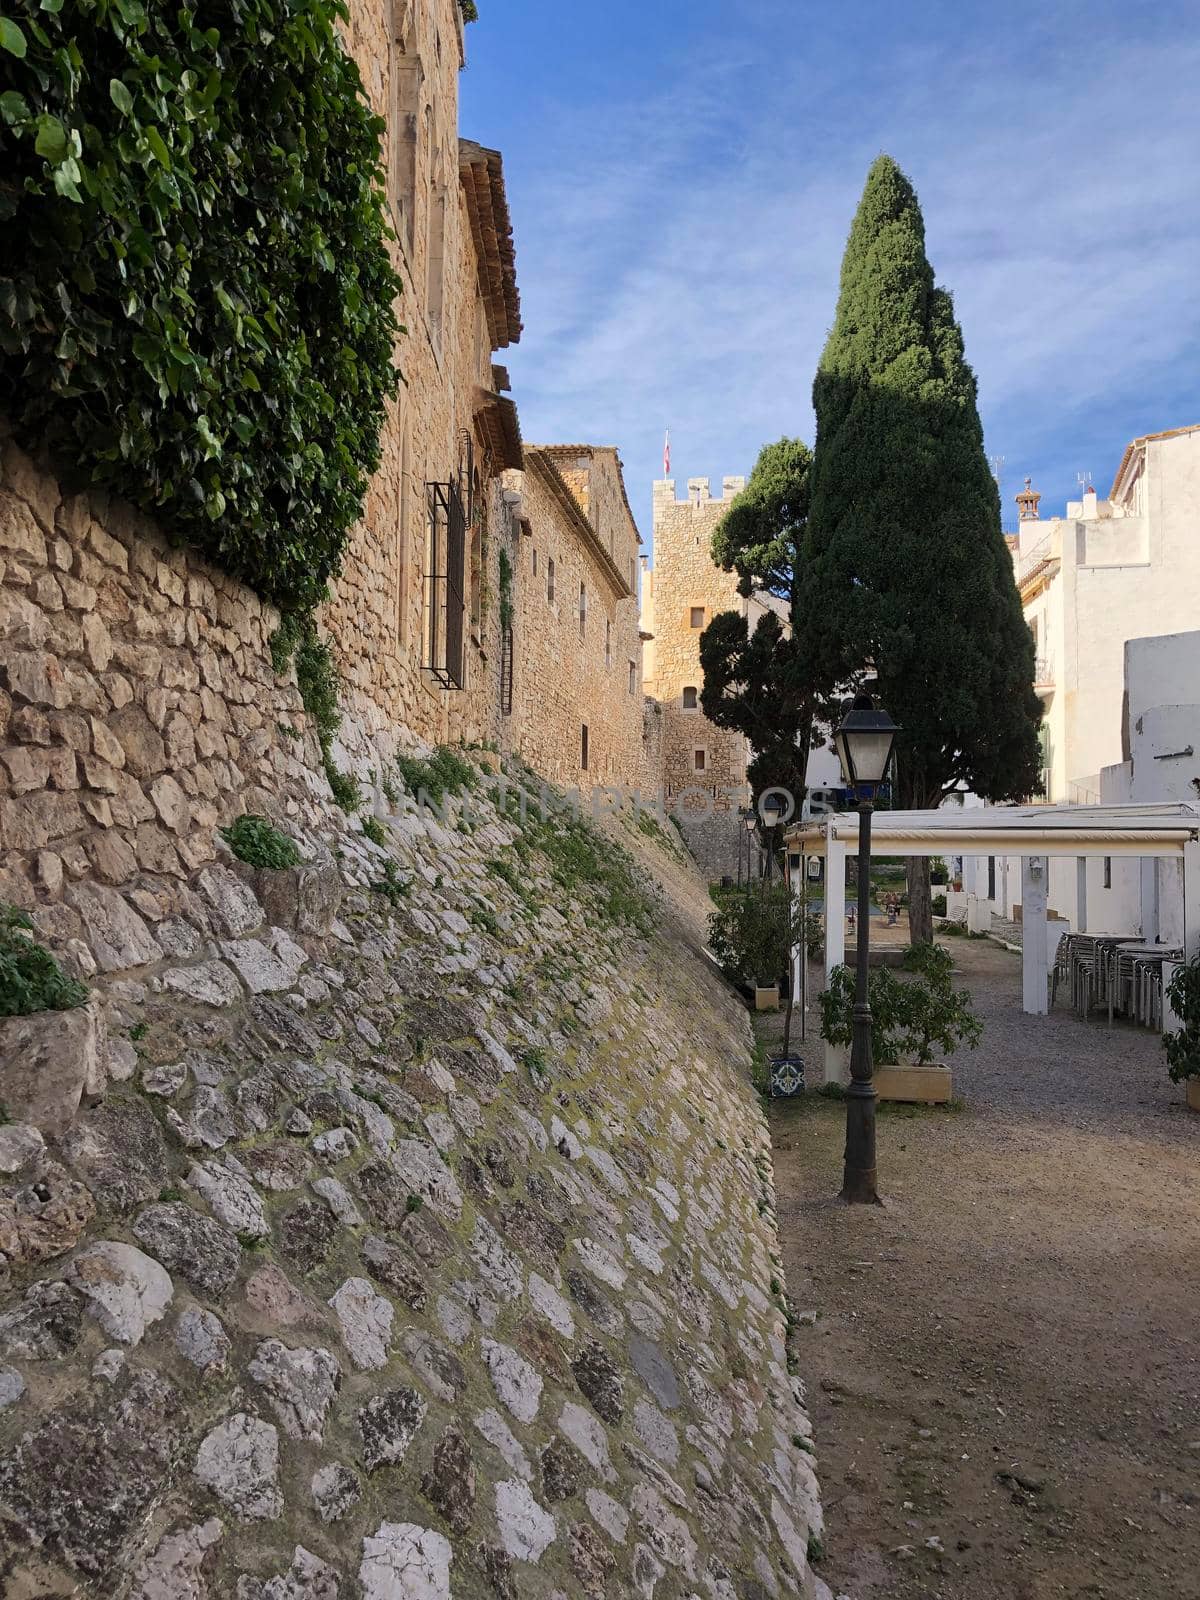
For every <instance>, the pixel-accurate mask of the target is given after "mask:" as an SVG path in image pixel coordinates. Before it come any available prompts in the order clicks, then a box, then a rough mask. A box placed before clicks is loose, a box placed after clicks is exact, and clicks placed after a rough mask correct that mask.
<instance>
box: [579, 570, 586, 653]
mask: <svg viewBox="0 0 1200 1600" xmlns="http://www.w3.org/2000/svg"><path fill="white" fill-rule="evenodd" d="M586 628H587V585H586V584H583V583H581V584H580V585H579V637H580V638H581V639H582V638H583V635H584V631H585V630H586Z"/></svg>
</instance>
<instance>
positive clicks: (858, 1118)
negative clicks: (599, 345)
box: [833, 694, 900, 1205]
mask: <svg viewBox="0 0 1200 1600" xmlns="http://www.w3.org/2000/svg"><path fill="white" fill-rule="evenodd" d="M899 731H900V730H899V729H898V728H897V726H896V724H895V723H894V722H893V721H892V719H891V717H889V716H888V714H887V712H886V711H883V710H880V709H879V708H877V707H876V705H875V702H874V701H873V700H872V699H871V696H870V695H869V694H858V695H855V697H854V701H853V703H852V705H851V706H850V709H849V710H848V711H847V712H846V713H845V715H844V716H843V717H842V720H841V723H840V725H839V726H838V727H837V729H836V730H835V732H834V736H833V737H834V744H835V745H836V747H837V753H838V760H839V761H840V762H841V766H842V778H843V780H844V782H845V785H846V787H847V788H848V789H849V790H850V791H851V792H852V794H853V795H854V796H855V798H856V799H857V800H858V968H857V971H856V973H855V984H854V1031H853V1035H852V1039H851V1044H850V1086H849V1088H848V1089H847V1091H846V1155H845V1163H844V1167H843V1173H842V1199H843V1200H844V1201H846V1203H847V1204H848V1205H878V1204H879V1195H878V1193H877V1191H876V1188H875V1098H876V1096H875V1084H874V1082H873V1081H872V1079H873V1073H874V1063H873V1062H872V1060H871V1006H870V1000H869V993H870V991H869V989H868V982H869V979H870V972H869V965H870V959H871V926H870V924H871V812H872V809H873V804H872V803H873V801H874V799H875V793H876V790H877V789H878V788H879V785H880V784H881V783H882V782H883V780H884V778H885V776H886V775H887V769H888V762H889V761H890V760H891V758H892V746H893V744H894V743H895V739H896V735H897V733H899Z"/></svg>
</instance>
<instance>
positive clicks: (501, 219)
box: [458, 139, 521, 350]
mask: <svg viewBox="0 0 1200 1600" xmlns="http://www.w3.org/2000/svg"><path fill="white" fill-rule="evenodd" d="M458 175H459V179H460V181H461V182H462V187H463V194H464V195H465V197H466V201H467V215H468V216H469V217H470V220H471V236H472V238H473V239H474V241H475V259H476V261H477V263H478V267H479V292H480V294H481V295H482V297H483V306H484V312H485V314H486V316H487V324H488V336H489V338H490V339H491V341H492V349H493V350H504V349H506V348H507V347H508V346H509V345H510V344H516V343H517V342H518V341H519V339H520V337H521V296H520V293H519V291H518V289H517V253H516V247H515V245H514V244H513V230H512V219H511V218H510V216H509V212H508V197H507V195H506V193H505V189H504V163H503V160H502V159H501V156H500V152H499V150H485V149H484V147H483V146H482V145H479V144H476V143H475V141H474V140H473V139H460V140H459V141H458Z"/></svg>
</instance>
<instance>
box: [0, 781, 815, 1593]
mask: <svg viewBox="0 0 1200 1600" xmlns="http://www.w3.org/2000/svg"><path fill="white" fill-rule="evenodd" d="M480 782H481V784H482V782H483V778H482V776H481V779H480ZM479 805H480V808H481V809H482V812H483V816H482V819H481V818H480V817H479V815H478V814H477V815H476V817H475V820H474V821H473V822H472V823H471V825H470V831H468V832H463V831H462V830H461V829H459V828H456V827H454V826H449V827H444V826H442V825H441V824H440V823H439V822H438V821H437V820H436V819H434V818H431V817H422V816H419V815H417V814H415V813H412V812H398V813H394V814H389V815H388V816H387V820H386V824H385V825H386V827H387V830H388V835H389V837H388V844H387V847H386V848H383V847H379V846H376V845H374V844H372V843H371V842H370V841H368V840H366V839H365V838H364V837H363V836H362V834H361V833H359V832H357V831H354V830H353V828H352V827H351V826H350V825H349V824H347V822H346V819H344V818H342V817H341V816H340V815H339V814H334V815H328V814H326V815H325V816H323V817H321V818H319V819H318V821H319V826H318V827H316V828H304V827H300V826H296V827H295V830H294V831H295V836H296V838H297V840H298V843H299V844H300V847H301V849H302V850H303V852H304V854H305V856H306V857H308V858H309V864H308V865H306V866H303V867H301V868H298V869H291V870H289V871H285V872H282V873H266V872H259V873H254V872H251V871H250V870H249V869H247V868H245V867H242V866H240V865H239V864H237V863H234V862H232V861H230V860H229V858H228V856H227V854H224V855H223V856H222V858H221V859H220V860H217V861H210V862H209V863H208V864H206V865H204V866H202V867H200V868H199V869H198V870H196V871H189V872H187V874H186V875H185V876H182V877H176V876H175V875H174V874H171V873H168V874H160V873H158V872H156V871H153V870H146V871H139V873H138V875H137V877H136V878H135V879H133V880H132V881H130V882H128V883H126V884H124V885H122V886H121V887H120V888H117V887H115V886H101V885H99V884H96V886H95V887H96V890H97V893H98V894H102V896H103V904H104V905H105V907H106V908H107V911H108V920H107V921H106V922H105V923H104V925H103V926H99V925H97V926H95V927H86V928H85V930H84V933H85V937H86V939H87V941H88V945H89V949H90V951H91V955H92V964H93V965H95V966H96V967H98V968H100V969H101V971H100V976H99V977H98V978H97V980H96V982H95V985H94V990H93V995H92V998H91V1000H90V1002H89V1004H88V1006H87V1007H86V1008H85V1009H83V1010H80V1011H76V1012H71V1013H66V1014H53V1013H49V1014H43V1016H42V1017H40V1018H36V1017H35V1018H32V1019H18V1020H17V1021H15V1022H10V1023H7V1024H3V1025H0V1098H2V1099H3V1100H4V1102H5V1105H6V1109H7V1111H8V1114H9V1117H10V1119H11V1120H10V1121H9V1122H8V1123H7V1124H6V1126H4V1127H3V1128H0V1248H2V1249H3V1251H4V1263H3V1268H4V1283H3V1289H2V1290H0V1572H2V1573H3V1575H4V1592H5V1594H6V1595H13V1596H14V1597H21V1596H24V1597H26V1600H28V1597H31V1596H34V1595H37V1596H39V1597H43V1600H51V1597H54V1596H63V1597H65V1596H67V1595H83V1596H111V1595H121V1596H123V1597H126V1596H127V1597H132V1600H162V1597H163V1596H170V1597H179V1600H183V1597H184V1596H186V1597H188V1600H227V1597H236V1600H281V1597H282V1596H285V1595H287V1596H292V1597H293V1600H301V1597H308V1600H352V1597H355V1596H361V1597H362V1600H448V1597H449V1596H451V1595H452V1594H453V1595H454V1596H456V1597H457V1596H462V1597H480V1600H482V1597H484V1596H500V1597H504V1600H516V1597H520V1600H525V1597H532V1600H537V1597H544V1600H567V1597H571V1600H575V1597H577V1596H587V1597H597V1600H599V1597H602V1596H605V1595H610V1596H611V1595H626V1594H628V1595H633V1594H638V1595H650V1596H653V1595H658V1596H660V1597H665V1596H669V1595H676V1594H678V1595H684V1594H687V1595H692V1594H700V1595H704V1596H711V1597H713V1600H743V1597H746V1596H750V1595H769V1596H773V1597H774V1596H794V1595H805V1596H810V1597H811V1596H814V1595H817V1594H820V1593H825V1594H827V1591H824V1590H822V1589H821V1588H820V1586H819V1585H818V1584H817V1583H816V1580H815V1579H814V1577H813V1575H812V1574H811V1573H810V1572H809V1570H808V1560H807V1557H808V1549H809V1547H810V1541H812V1540H813V1539H818V1538H819V1537H820V1533H821V1513H820V1507H819V1502H818V1498H817V1489H816V1483H815V1479H814V1476H813V1469H812V1461H811V1457H810V1456H809V1454H808V1453H807V1448H808V1446H807V1444H804V1443H802V1441H808V1440H810V1439H811V1429H810V1426H809V1422H808V1419H807V1417H806V1416H805V1414H804V1409H803V1392H802V1389H801V1386H800V1384H799V1381H798V1380H797V1379H795V1378H793V1377H790V1376H789V1373H788V1370H787V1366H788V1358H787V1350H786V1347H785V1334H786V1327H785V1317H784V1309H783V1304H782V1301H781V1298H780V1295H779V1293H778V1286H779V1283H780V1280H781V1269H780V1264H779V1251H778V1240H777V1236H776V1231H775V1219H774V1210H773V1195H772V1188H771V1166H770V1151H769V1142H768V1138H767V1131H766V1127H765V1124H764V1121H763V1119H762V1116H761V1113H760V1111H759V1109H758V1106H757V1104H756V1101H755V1099H754V1096H753V1095H752V1093H751V1091H750V1087H749V1082H748V1077H747V1069H748V1065H749V1055H750V1048H749V1047H750V1040H749V1030H748V1026H747V1020H746V1016H745V1012H744V1010H743V1009H742V1007H741V1005H740V1004H739V1003H738V1002H737V1001H736V1000H735V998H734V997H732V996H731V994H730V993H729V992H728V991H727V990H726V989H725V988H724V986H723V985H722V984H721V982H720V980H719V979H718V978H717V977H716V976H715V975H714V973H713V972H712V970H711V968H710V967H709V965H708V963H707V962H706V961H705V960H704V959H703V958H702V956H701V955H700V954H699V952H698V937H699V935H698V929H699V925H700V923H701V920H702V917H703V912H704V907H705V904H706V897H705V895H704V891H703V885H702V883H700V881H699V880H697V879H696V878H695V877H694V875H691V873H690V869H688V868H686V867H685V866H684V865H683V864H682V861H681V858H680V857H679V856H678V855H677V854H676V853H674V852H672V850H671V849H670V848H669V846H665V845H659V844H657V843H655V842H654V841H652V840H650V839H647V838H646V837H645V836H644V835H643V834H641V833H639V831H638V830H637V829H636V828H635V827H633V825H632V823H625V824H619V823H616V822H614V823H612V824H610V826H611V827H612V828H613V829H614V840H613V847H614V849H615V848H616V847H617V845H618V843H623V844H624V847H625V848H627V849H628V850H630V851H631V852H634V853H636V855H637V862H638V865H637V868H636V873H637V876H638V877H639V879H640V880H641V881H642V882H644V883H646V884H653V883H655V882H659V883H661V884H662V885H663V888H662V889H661V890H660V891H659V898H660V907H659V911H658V913H657V917H658V921H659V931H658V932H657V933H655V934H654V935H653V936H652V937H651V938H650V939H648V940H646V939H643V938H641V937H639V936H638V935H636V934H635V933H634V932H633V931H632V930H631V929H629V928H627V927H625V926H623V925H620V924H615V923H612V922H610V921H608V920H607V919H606V917H605V916H603V915H602V914H601V913H599V912H598V910H597V908H596V905H595V903H594V902H589V901H588V899H587V897H586V893H585V891H584V890H582V889H580V888H577V889H576V890H575V891H574V892H573V893H568V892H567V891H565V890H564V889H563V888H561V887H560V885H559V883H558V881H557V880H556V878H555V875H554V871H553V862H552V860H551V859H549V858H547V857H545V856H544V855H543V854H542V853H541V852H540V851H539V850H538V849H536V848H534V849H532V850H530V849H528V848H526V849H525V850H523V851H522V852H521V853H520V854H518V853H517V851H516V849H515V840H516V839H517V837H518V834H519V832H520V825H519V824H518V823H516V822H511V821H508V820H506V819H504V818H503V817H501V816H500V815H499V813H498V811H496V810H494V809H491V802H490V801H489V800H488V799H487V797H486V795H484V796H482V797H481V799H480V801H479ZM489 811H490V820H488V816H489ZM193 834H194V835H196V836H202V837H203V838H204V840H205V845H206V849H205V851H203V852H201V854H206V853H207V849H208V847H209V846H211V835H210V834H209V832H208V831H207V830H200V829H198V828H196V827H195V825H194V824H193V828H192V830H191V833H190V834H189V835H185V836H184V837H191V836H192V835H193ZM496 862H508V863H509V864H510V875H511V876H512V877H513V880H514V885H515V886H513V887H510V885H509V882H508V880H507V879H505V878H504V877H502V876H499V875H497V873H496V872H495V871H494V870H492V864H493V863H496ZM389 864H390V870H391V871H392V873H393V875H394V877H395V878H396V879H398V880H399V881H400V882H401V883H402V884H403V885H406V886H407V887H406V888H404V889H402V891H401V892H400V893H399V895H398V896H397V897H396V898H395V903H394V904H393V903H391V902H389V900H388V899H387V898H385V897H384V896H383V895H381V894H379V893H377V892H372V891H371V888H370V886H371V885H372V884H374V883H378V882H380V881H382V878H383V874H384V871H385V869H387V868H388V867H389ZM514 867H516V868H518V869H519V878H518V876H517V874H516V873H514V872H513V871H512V869H513V868H514ZM156 918H157V920H155V919H156ZM114 932H119V933H120V935H121V936H122V938H123V939H124V941H125V942H124V945H123V949H122V953H121V959H120V961H119V962H118V961H116V960H114V959H113V956H112V950H113V946H114V939H113V934H114ZM79 965H80V966H81V967H86V965H87V964H86V963H83V962H81V963H79ZM118 967H119V969H120V970H116V969H117V968H118ZM64 1030H69V1032H68V1031H64ZM39 1040H40V1043H39Z"/></svg>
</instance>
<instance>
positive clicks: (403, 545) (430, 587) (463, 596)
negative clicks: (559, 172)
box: [322, 0, 521, 743]
mask: <svg viewBox="0 0 1200 1600" xmlns="http://www.w3.org/2000/svg"><path fill="white" fill-rule="evenodd" d="M350 24H351V25H350V31H349V34H348V37H347V45H348V47H349V48H350V49H351V51H352V52H353V54H354V55H355V57H356V58H357V60H358V63H359V66H360V69H361V71H362V76H363V82H364V84H365V86H366V89H367V93H368V96H369V97H370V100H371V103H372V105H373V107H374V109H375V110H376V111H377V112H378V113H379V114H380V115H381V116H382V117H384V118H385V120H386V122H387V170H388V187H389V197H390V200H391V205H392V214H393V217H394V221H395V230H396V241H395V244H394V247H393V248H394V252H395V256H396V264H397V269H398V271H399V274H400V276H401V278H402V279H403V281H404V284H405V286H406V287H405V293H404V296H403V300H402V303H401V305H400V307H399V317H400V321H401V323H402V324H403V325H404V327H405V328H406V329H407V333H406V334H405V335H403V336H402V337H401V339H400V340H399V342H398V345H397V350H396V359H397V363H398V365H399V366H400V367H401V369H402V370H403V372H404V377H405V382H404V384H403V386H402V387H401V390H400V393H399V395H398V397H397V399H396V401H395V403H394V405H393V406H392V408H391V411H390V414H389V416H388V420H387V424H386V426H385V429H384V435H383V439H382V441H381V447H382V458H383V459H382V463H381V466H380V468H379V471H378V472H377V473H376V475H375V477H374V480H373V481H372V484H371V488H370V492H369V494H368V497H367V504H366V508H365V514H364V517H363V520H362V522H361V523H360V524H359V526H358V528H357V529H356V530H355V534H354V536H353V538H352V540H351V542H350V545H349V548H348V550H347V554H346V559H345V562H344V565H343V569H342V572H341V574H340V576H339V578H338V580H337V582H336V584H335V585H334V586H333V588H334V593H333V599H332V601H331V602H330V604H329V605H328V606H327V607H326V608H325V611H324V613H323V616H322V624H323V627H324V629H325V631H326V632H327V634H328V636H329V638H330V640H331V643H332V645H333V648H334V652H335V655H336V658H337V662H338V666H339V668H340V670H341V673H342V676H343V680H344V683H345V686H346V690H347V694H348V697H349V698H350V699H351V700H352V701H353V702H354V705H355V709H356V710H357V711H358V712H359V713H360V714H361V715H363V716H366V717H368V718H370V719H371V720H372V721H373V722H374V723H375V724H376V725H377V726H379V727H381V728H384V727H388V726H395V725H397V724H399V725H402V726H404V727H406V728H408V729H409V730H410V731H411V732H413V733H415V734H417V735H418V736H420V737H422V738H425V739H427V740H429V741H430V742H435V743H436V742H441V741H447V740H457V739H466V740H468V741H477V740H482V739H495V738H496V737H497V735H498V731H499V715H500V706H499V644H500V630H499V623H498V619H497V613H496V607H495V592H496V582H497V568H496V563H497V558H498V547H497V544H496V541H495V538H494V529H495V526H496V523H497V518H498V515H499V489H500V475H501V473H502V472H503V471H504V470H505V469H506V468H511V467H519V466H520V465H521V438H520V428H519V424H518V419H517V412H516V407H515V405H514V404H513V402H512V400H511V399H510V398H509V397H508V395H507V393H506V391H507V387H508V379H507V375H506V373H505V371H504V369H503V368H502V367H499V366H493V362H492V357H493V355H494V353H495V352H496V351H498V350H503V349H505V348H507V347H508V346H510V345H512V344H515V343H516V342H517V341H518V339H519V338H520V335H521V311H520V298H519V295H518V291H517V281H516V258H515V250H514V245H513V238H512V225H511V222H510V218H509V211H508V202H507V197H506V193H505V187H504V173H503V165H502V162H501V158H500V154H499V152H498V151H495V150H488V149H485V148H483V147H482V146H481V145H478V144H475V143H473V142H472V141H470V140H467V139H462V138H460V137H459V131H458V75H459V72H460V71H461V70H462V68H463V66H464V65H465V60H466V54H465V51H466V46H465V38H464V28H463V18H462V11H461V8H460V7H459V5H458V3H457V0H390V3H380V0H351V3H350Z"/></svg>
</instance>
